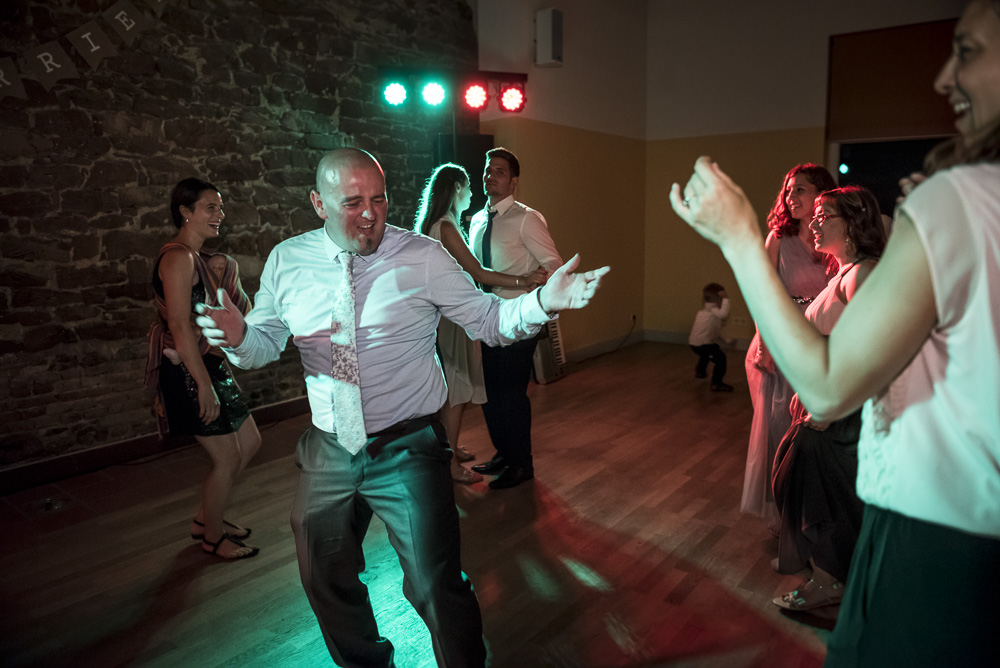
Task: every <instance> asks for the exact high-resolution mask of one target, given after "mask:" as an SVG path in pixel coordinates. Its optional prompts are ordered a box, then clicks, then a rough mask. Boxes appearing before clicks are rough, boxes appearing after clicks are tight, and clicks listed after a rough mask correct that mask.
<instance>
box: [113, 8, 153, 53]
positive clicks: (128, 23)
mask: <svg viewBox="0 0 1000 668" xmlns="http://www.w3.org/2000/svg"><path fill="white" fill-rule="evenodd" d="M101 16H103V17H104V20H105V21H107V22H108V23H109V24H110V25H111V27H112V28H114V29H115V32H117V33H118V34H119V35H120V36H121V38H122V39H123V40H125V43H126V44H128V45H129V46H132V42H134V41H135V36H136V35H138V34H139V33H141V32H142V31H143V30H146V29H147V28H149V21H148V20H147V19H146V15H145V14H142V13H140V12H139V10H138V9H136V8H135V7H134V6H133V5H132V3H131V2H129V1H128V0H119V1H118V2H116V3H115V4H113V5H111V7H110V8H109V9H106V10H105V11H103V12H102V13H101Z"/></svg>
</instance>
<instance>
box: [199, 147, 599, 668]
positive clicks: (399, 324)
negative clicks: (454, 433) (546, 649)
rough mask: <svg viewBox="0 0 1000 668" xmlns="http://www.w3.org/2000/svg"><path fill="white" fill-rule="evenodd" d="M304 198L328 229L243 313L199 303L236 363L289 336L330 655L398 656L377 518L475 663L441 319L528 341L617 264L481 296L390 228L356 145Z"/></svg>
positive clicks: (414, 581) (308, 239)
mask: <svg viewBox="0 0 1000 668" xmlns="http://www.w3.org/2000/svg"><path fill="white" fill-rule="evenodd" d="M310 197H311V200H312V205H313V208H314V210H315V211H316V213H317V215H318V216H319V217H320V218H321V219H323V220H324V221H325V223H324V226H323V227H321V228H319V229H316V230H313V231H311V232H306V233H305V234H301V235H299V236H296V237H293V238H291V239H288V240H286V241H284V242H282V243H280V244H278V245H277V246H276V247H275V248H274V250H273V251H272V252H271V255H270V256H269V257H268V259H267V263H266V264H265V266H264V270H263V273H262V274H261V281H260V291H259V292H258V293H257V298H256V300H255V306H254V309H253V310H252V311H251V312H250V314H248V315H247V316H246V319H245V320H244V318H243V316H242V314H241V313H240V312H239V310H237V309H235V308H234V307H233V306H232V303H231V302H229V300H228V298H226V297H224V296H222V295H220V296H219V300H220V303H221V304H222V305H223V307H222V308H210V307H208V306H205V305H204V304H199V305H198V311H199V313H200V314H201V315H200V316H199V317H198V324H199V325H200V326H201V327H202V328H203V331H204V333H205V336H206V338H208V340H209V342H210V343H212V345H218V346H222V347H223V349H224V350H225V352H226V355H227V356H228V357H229V359H230V360H231V361H232V362H233V363H234V364H236V365H237V366H239V367H241V368H257V367H260V366H262V365H264V364H266V363H268V362H270V361H273V360H275V359H277V358H278V356H279V355H280V353H281V351H282V350H283V349H284V347H285V345H286V343H287V341H288V337H289V336H291V337H292V340H293V342H294V343H295V345H296V346H297V347H298V348H299V353H300V356H301V359H302V365H303V367H304V371H305V377H306V389H307V393H308V397H309V406H310V409H311V411H312V426H311V427H310V428H309V429H308V430H307V431H306V433H305V434H304V435H303V436H302V438H301V439H300V440H299V444H298V448H297V451H296V465H297V466H298V467H299V469H300V475H299V486H298V491H297V493H296V497H295V502H294V505H293V508H292V528H293V530H294V533H295V546H296V551H297V553H298V559H299V570H300V574H301V577H302V584H303V587H304V588H305V590H306V594H307V595H308V598H309V602H310V604H311V605H312V607H313V611H314V612H315V614H316V617H317V620H318V621H319V625H320V629H321V630H322V632H323V637H324V639H325V641H326V644H327V648H328V649H329V651H330V655H331V656H332V657H333V659H334V661H335V662H336V663H337V664H338V665H343V666H391V665H392V664H393V647H392V644H391V643H390V642H389V641H388V640H386V639H385V638H382V637H381V636H380V634H379V632H378V627H377V625H376V623H375V617H374V615H373V612H372V608H371V603H370V601H369V598H368V591H367V588H366V587H365V585H364V584H362V583H361V581H360V580H359V579H358V573H360V572H361V571H362V570H364V554H363V552H362V548H361V545H362V540H363V539H364V536H365V532H366V531H367V529H368V524H369V521H370V520H371V516H372V513H374V514H376V515H378V516H379V517H380V518H381V519H382V520H383V521H384V522H385V524H386V527H387V529H388V532H389V536H390V539H391V540H392V543H393V545H394V547H395V548H396V551H397V553H398V555H399V560H400V565H401V566H402V569H403V575H404V580H403V593H404V595H405V596H406V598H407V599H408V600H409V601H410V602H411V603H412V604H413V606H414V607H415V608H416V610H417V611H418V612H419V613H420V615H421V617H422V618H423V620H424V622H425V623H426V624H427V626H428V628H429V630H430V635H431V640H432V644H433V647H434V654H435V657H436V658H437V662H438V664H439V665H442V666H444V665H448V666H482V665H483V664H484V662H485V657H486V652H485V647H484V644H483V639H482V619H481V615H480V612H479V603H478V601H477V600H476V596H475V594H474V593H473V591H472V585H471V583H470V582H469V580H468V578H467V577H465V575H464V574H463V573H462V570H461V563H460V559H459V528H458V514H457V511H456V509H455V500H454V493H453V489H452V482H451V475H450V473H449V461H450V459H451V457H452V453H451V450H450V449H449V446H448V442H447V438H446V436H445V432H444V428H443V427H442V426H441V424H440V422H439V421H438V420H437V412H438V410H439V409H440V408H441V406H442V405H443V404H444V401H445V398H446V394H447V393H446V387H445V381H444V375H443V373H442V371H441V368H440V366H439V364H438V361H437V358H436V356H435V353H434V343H435V337H436V330H437V324H438V320H439V319H440V317H441V315H444V316H446V317H447V318H449V319H450V320H452V321H453V322H455V323H457V324H459V325H461V326H462V327H464V328H465V329H466V330H467V331H470V332H471V333H473V334H474V335H475V336H477V337H480V338H482V339H483V340H485V341H487V342H488V343H490V344H492V345H503V344H506V343H511V342H513V341H515V340H519V339H524V338H528V337H531V336H534V335H535V334H536V333H537V331H538V329H539V328H540V327H541V326H542V324H544V323H545V322H547V321H548V320H549V319H550V318H551V317H552V316H550V315H549V314H550V313H552V312H555V311H558V310H560V309H565V308H582V307H583V306H585V305H586V304H587V302H588V301H589V300H590V298H591V297H592V296H593V294H594V292H595V291H596V289H597V287H598V285H599V284H600V278H601V277H602V276H603V275H604V274H605V273H606V272H607V271H608V269H607V268H602V269H598V270H595V271H591V272H586V273H581V274H571V273H570V271H571V270H572V269H573V268H575V266H576V265H577V264H578V261H576V262H574V261H571V262H570V263H569V264H568V265H567V267H566V270H565V271H560V272H558V273H556V274H554V275H553V276H552V277H551V278H550V279H549V282H548V284H547V285H546V286H544V289H542V288H540V289H539V290H538V291H536V292H533V293H531V294H528V295H525V296H524V297H522V298H520V299H517V300H512V301H507V300H501V299H498V298H496V297H492V296H489V295H486V294H484V293H483V292H481V291H480V290H478V289H476V287H475V286H474V285H473V284H472V281H471V279H470V278H469V276H468V274H466V273H465V272H463V271H462V269H461V267H460V266H459V265H458V263H457V262H455V260H454V259H453V258H452V257H451V256H450V255H449V254H448V253H447V251H445V250H444V248H443V247H442V246H441V245H440V244H439V243H437V242H435V241H433V240H432V239H429V238H428V237H424V236H422V235H419V234H415V233H413V232H410V231H407V230H402V229H400V228H397V227H393V226H386V222H385V220H386V213H387V209H388V200H387V198H386V193H385V175H384V174H383V172H382V168H381V166H379V164H378V162H377V161H376V160H375V159H374V158H373V157H372V156H371V155H370V154H368V153H366V152H364V151H361V150H359V149H353V148H346V149H339V150H336V151H333V152H331V153H328V154H327V155H326V156H324V157H323V159H322V160H321V161H320V164H319V168H318V170H317V174H316V190H314V191H312V193H311V195H310ZM351 293H353V295H354V299H350V298H349V295H350V294H351ZM352 318H353V322H351V319H352Z"/></svg>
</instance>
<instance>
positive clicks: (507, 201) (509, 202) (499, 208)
mask: <svg viewBox="0 0 1000 668" xmlns="http://www.w3.org/2000/svg"><path fill="white" fill-rule="evenodd" d="M512 206H514V195H512V194H511V195H508V196H507V197H504V198H503V199H502V200H500V201H499V202H497V205H496V206H488V207H486V210H487V211H496V212H497V215H498V216H502V215H503V214H505V213H507V209H509V208H510V207H512Z"/></svg>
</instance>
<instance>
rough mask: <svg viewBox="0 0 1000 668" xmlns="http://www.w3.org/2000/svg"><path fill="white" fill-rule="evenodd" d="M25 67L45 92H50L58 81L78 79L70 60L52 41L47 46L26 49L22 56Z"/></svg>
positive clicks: (77, 73) (77, 72) (78, 73)
mask: <svg viewBox="0 0 1000 668" xmlns="http://www.w3.org/2000/svg"><path fill="white" fill-rule="evenodd" d="M24 59H25V65H26V67H27V69H28V72H25V74H28V73H29V72H30V73H31V74H32V75H34V78H35V79H37V80H38V81H39V82H40V83H41V84H42V87H44V88H45V90H46V92H48V91H50V90H52V86H54V85H55V83H56V82H57V81H59V80H60V79H78V78H80V72H79V71H78V70H77V69H76V65H74V64H73V61H72V60H70V57H69V55H68V54H67V53H66V51H65V50H64V49H63V48H62V47H61V46H59V42H56V41H52V42H49V43H48V44H43V45H41V46H36V47H35V48H34V49H28V51H27V52H26V53H25V54H24Z"/></svg>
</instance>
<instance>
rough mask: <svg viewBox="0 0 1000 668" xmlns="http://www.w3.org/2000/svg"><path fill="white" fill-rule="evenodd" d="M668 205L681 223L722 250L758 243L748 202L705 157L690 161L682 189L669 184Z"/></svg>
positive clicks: (753, 215)
mask: <svg viewBox="0 0 1000 668" xmlns="http://www.w3.org/2000/svg"><path fill="white" fill-rule="evenodd" d="M670 205H671V206H672V207H673V209H674V211H675V212H676V213H677V215H678V216H680V217H681V218H682V219H683V220H684V222H686V223H687V224H688V225H690V226H691V227H692V228H694V230H695V231H696V232H698V234H700V235H701V236H703V237H705V238H706V239H708V240H709V241H711V242H712V243H714V244H716V245H718V246H719V247H720V248H722V249H723V251H726V250H731V249H736V248H739V247H741V246H742V245H743V244H746V243H760V242H761V233H760V228H759V227H758V226H757V214H756V213H754V210H753V207H752V206H750V201H749V200H748V199H747V197H746V195H744V194H743V190H742V189H741V188H740V187H739V186H738V185H736V184H735V183H734V182H733V180H732V179H731V178H729V176H728V175H727V174H726V173H725V172H723V171H722V170H721V169H720V168H719V166H718V165H717V164H716V163H714V162H712V159H711V158H709V157H708V156H704V155H703V156H701V157H700V158H698V160H697V161H696V162H695V163H694V173H693V174H692V175H691V178H690V179H688V182H687V185H685V186H684V189H683V190H681V187H680V186H679V185H678V184H676V183H675V184H673V186H672V187H671V188H670Z"/></svg>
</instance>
